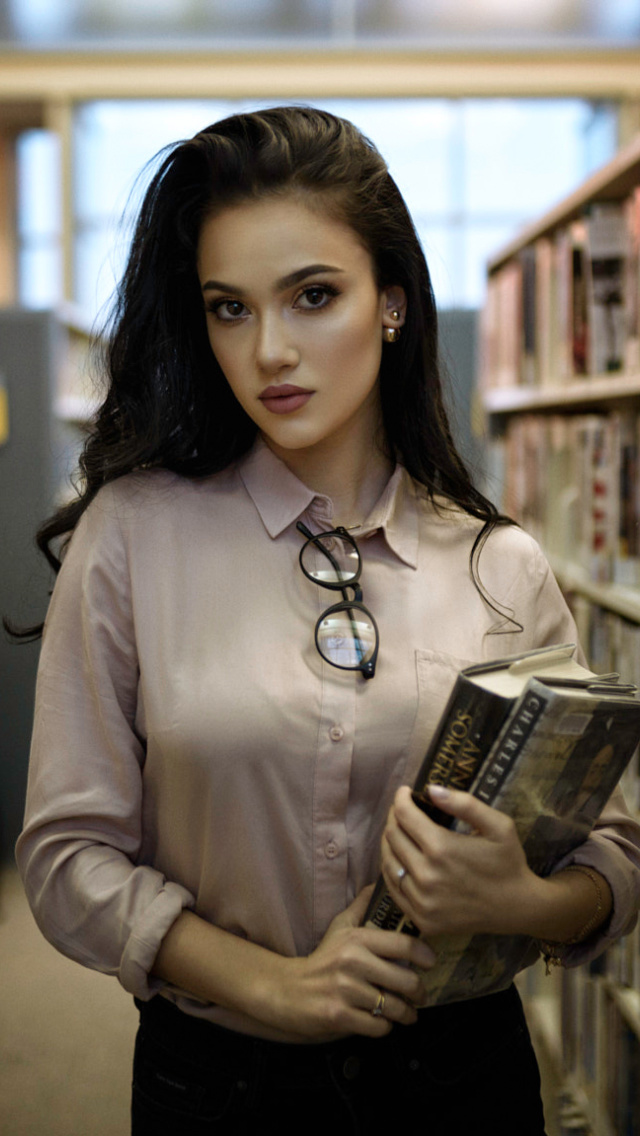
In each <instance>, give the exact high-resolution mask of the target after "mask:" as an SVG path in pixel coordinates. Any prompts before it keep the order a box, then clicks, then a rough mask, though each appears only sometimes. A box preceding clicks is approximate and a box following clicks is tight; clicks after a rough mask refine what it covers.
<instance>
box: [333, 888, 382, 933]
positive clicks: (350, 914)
mask: <svg viewBox="0 0 640 1136" xmlns="http://www.w3.org/2000/svg"><path fill="white" fill-rule="evenodd" d="M373 888H374V885H373V884H368V885H367V887H365V888H363V889H362V891H361V892H360V894H359V895H357V896H356V898H355V899H354V900H352V902H351V903H350V904H349V906H348V907H347V908H345V910H344V911H342V912H340V914H339V915H336V917H335V919H334V920H333V923H332V926H335V925H336V924H339V925H340V926H341V927H359V926H360V924H361V923H362V920H363V919H364V913H365V911H366V910H367V906H368V904H369V900H370V899H371V895H372V892H373Z"/></svg>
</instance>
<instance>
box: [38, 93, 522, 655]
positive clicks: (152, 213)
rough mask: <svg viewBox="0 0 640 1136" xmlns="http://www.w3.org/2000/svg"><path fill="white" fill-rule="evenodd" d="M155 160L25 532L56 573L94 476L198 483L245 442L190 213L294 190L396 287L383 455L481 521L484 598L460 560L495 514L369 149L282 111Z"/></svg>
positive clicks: (235, 121)
mask: <svg viewBox="0 0 640 1136" xmlns="http://www.w3.org/2000/svg"><path fill="white" fill-rule="evenodd" d="M160 158H161V161H160V165H159V167H158V168H157V170H156V172H155V174H154V176H153V178H152V180H151V182H150V184H149V187H148V189H147V191H146V194H145V197H144V200H143V202H142V206H141V208H140V212H139V216H138V220H137V224H136V226H135V230H134V234H133V239H132V243H131V249H130V253H129V259H128V263H127V267H126V270H125V273H124V276H123V279H122V282H121V284H120V287H119V289H118V292H117V296H116V301H115V305H114V309H113V313H112V317H111V321H110V326H109V329H108V333H107V335H106V336H105V341H106V347H105V348H104V350H103V359H102V362H103V366H104V369H105V372H106V375H107V377H108V380H109V385H108V391H107V394H106V397H105V399H104V402H103V404H102V406H101V408H100V410H99V412H98V414H97V416H96V419H95V422H94V424H93V426H92V429H91V432H90V434H89V437H88V439H87V442H86V444H85V447H84V450H83V453H82V456H81V459H80V473H81V480H80V484H79V489H78V494H77V496H76V498H75V499H74V500H73V501H72V502H71V503H69V504H67V505H65V506H64V507H62V508H61V509H59V510H58V511H57V512H56V513H55V514H54V515H53V516H52V517H51V518H50V519H49V520H47V521H46V522H45V524H44V525H43V526H42V528H41V529H40V530H39V532H38V535H37V542H38V545H39V547H40V549H41V550H42V551H43V552H44V554H45V556H46V557H47V559H48V560H49V563H50V564H51V565H52V566H53V567H54V568H55V569H56V570H57V569H58V568H59V566H60V560H59V556H58V555H57V554H56V551H55V549H56V548H58V546H59V540H60V538H63V542H62V543H63V545H64V543H65V541H64V538H65V536H66V539H68V538H69V536H70V534H71V533H72V531H73V529H74V528H75V526H76V524H77V522H78V520H79V519H80V517H81V515H82V513H83V512H84V510H85V509H86V508H87V506H88V504H89V503H90V501H91V500H92V499H93V497H94V496H95V494H96V493H97V491H98V490H99V489H100V487H101V486H103V485H105V484H106V483H107V482H110V481H113V480H114V479H115V478H118V477H121V476H122V475H123V474H126V473H129V472H131V471H133V470H137V469H143V468H151V467H163V468H165V469H169V470H173V471H175V472H177V473H179V474H182V475H183V476H185V477H201V476H204V475H207V474H211V473H214V472H217V471H219V470H222V469H224V468H225V467H226V466H228V465H229V464H230V463H231V462H233V461H234V460H236V459H237V458H239V457H240V456H241V455H242V454H243V453H245V452H246V451H247V450H248V449H249V448H250V446H251V445H252V443H253V440H254V438H255V434H256V426H255V424H254V423H253V422H252V421H251V419H250V418H249V417H248V415H247V414H246V413H245V411H244V410H243V409H242V407H241V406H240V405H239V403H238V402H237V401H236V399H235V397H234V395H233V394H232V393H231V390H230V388H229V386H228V384H227V382H226V380H225V378H224V375H223V373H222V371H221V369H220V367H219V366H218V363H217V361H216V359H215V357H214V356H213V353H212V351H211V347H210V345H209V340H208V337H207V330H206V322H205V312H204V306H203V302H202V296H201V291H200V285H199V282H198V277H197V272H196V254H197V244H198V237H199V234H200V230H201V226H202V223H203V221H204V220H205V219H206V218H208V217H209V216H211V215H213V214H215V213H216V212H217V211H219V210H222V209H224V208H226V207H227V206H230V205H234V204H238V203H239V202H242V201H252V200H259V199H263V198H264V197H265V196H269V195H278V194H284V193H296V194H299V195H303V196H304V197H306V198H308V200H309V201H310V202H312V203H313V204H314V206H319V207H321V208H323V209H324V210H325V211H328V213H329V215H331V216H334V217H335V218H336V219H339V220H340V221H341V222H342V223H346V224H347V225H348V226H349V227H350V228H351V229H352V231H353V232H354V233H355V234H356V235H357V236H358V238H359V240H360V241H361V243H362V245H363V246H364V248H366V249H367V251H368V252H369V254H370V256H371V259H372V263H373V265H374V271H375V275H376V279H377V284H378V286H379V287H381V288H382V287H385V286H390V285H401V286H402V287H403V288H404V291H405V293H406V296H407V313H406V323H405V326H404V328H403V332H402V336H401V338H400V340H399V341H398V342H397V343H395V344H393V345H392V346H391V345H385V346H384V347H383V352H382V364H381V370H380V393H381V403H382V416H383V424H384V431H385V440H386V445H387V447H388V452H389V455H390V457H392V458H393V459H397V460H399V461H401V462H402V464H403V465H404V466H405V467H406V468H407V470H408V471H409V473H410V474H411V475H412V477H414V478H415V479H416V481H418V482H420V483H421V484H422V485H423V486H424V487H425V488H426V490H427V493H428V494H429V496H431V497H432V498H433V496H434V494H436V493H437V494H441V495H443V496H444V497H445V498H447V499H448V500H449V501H451V502H453V503H455V504H456V505H457V506H459V507H460V508H462V509H463V510H465V511H466V512H467V513H470V514H471V515H473V516H474V517H477V518H479V519H480V520H482V521H483V522H484V525H483V527H482V529H481V531H480V533H479V535H478V538H477V540H476V543H475V545H474V550H473V552H472V558H471V564H472V570H473V572H474V579H475V580H476V584H477V586H478V587H479V588H480V590H481V592H482V594H483V595H484V597H485V599H487V602H490V603H491V605H492V606H495V605H494V602H493V601H491V599H490V597H487V595H486V593H485V592H484V589H483V588H482V584H481V582H480V580H479V577H478V575H477V572H476V570H475V567H474V565H476V563H477V556H478V554H479V550H480V549H481V547H482V544H483V542H484V540H485V539H486V536H487V535H488V533H489V531H490V530H491V528H492V527H494V526H495V524H496V523H505V522H507V520H508V519H507V518H505V517H502V516H501V515H500V514H498V512H497V510H496V509H495V507H494V506H493V504H492V503H491V502H490V501H489V500H487V498H486V497H484V496H483V495H482V494H481V493H480V492H479V491H478V490H477V489H476V488H475V486H474V485H473V484H472V481H471V478H470V476H469V473H468V471H467V469H466V467H465V465H464V463H463V461H462V460H461V458H460V456H459V454H458V452H457V450H456V447H455V445H454V443H453V440H452V436H451V431H450V427H449V422H448V419H447V414H446V411H445V407H444V403H443V395H442V383H441V376H440V369H439V360H438V330H437V329H438V322H437V314H436V307H435V301H434V296H433V290H432V287H431V281H430V277H429V271H428V268H427V264H426V261H425V257H424V254H423V252H422V248H421V246H420V242H419V240H418V237H417V234H416V231H415V228H414V225H413V222H412V220H411V217H410V215H409V212H408V209H407V207H406V205H405V202H404V200H403V198H402V195H401V194H400V191H399V190H398V187H397V186H396V184H395V182H394V180H393V178H392V177H391V176H390V174H389V171H388V169H387V166H386V163H385V161H384V159H383V158H382V157H381V155H380V153H379V152H378V150H377V149H376V147H375V146H374V145H373V143H372V142H370V141H369V139H367V138H366V137H364V136H363V135H362V134H361V133H360V131H359V130H357V128H356V127H355V126H353V124H352V123H350V122H348V121H346V120H344V119H341V118H338V117H336V116H335V115H333V114H330V113H328V112H327V111H323V110H317V109H315V108H313V107H305V106H285V107H276V108H272V109H269V110H263V111H259V112H256V113H249V114H237V115H233V116H231V117H229V118H226V119H224V120H222V121H220V122H217V123H214V124H213V125H212V126H209V127H207V128H206V129H204V130H201V131H200V132H199V133H198V134H196V135H195V136H194V137H193V138H191V139H190V140H188V141H184V142H180V143H177V144H175V145H174V146H171V147H168V148H167V149H166V150H165V151H163V152H161V155H160ZM496 610H497V609H496ZM500 614H504V612H502V611H501V612H500ZM31 630H32V632H33V631H34V630H35V631H36V632H37V629H31ZM25 634H26V633H25Z"/></svg>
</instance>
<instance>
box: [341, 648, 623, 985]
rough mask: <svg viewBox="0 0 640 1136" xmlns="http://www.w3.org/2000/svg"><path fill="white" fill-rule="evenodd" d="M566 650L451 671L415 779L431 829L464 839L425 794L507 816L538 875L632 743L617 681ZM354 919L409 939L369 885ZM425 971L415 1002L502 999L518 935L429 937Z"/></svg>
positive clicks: (581, 835) (571, 843)
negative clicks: (431, 789)
mask: <svg viewBox="0 0 640 1136" xmlns="http://www.w3.org/2000/svg"><path fill="white" fill-rule="evenodd" d="M574 652H575V647H574V645H573V644H565V645H562V646H559V647H551V648H545V649H543V650H542V651H534V652H527V653H525V654H523V655H514V656H509V657H508V658H505V659H501V660H498V661H497V662H494V663H489V664H481V665H477V666H473V667H468V668H466V669H465V670H464V671H462V672H461V673H460V675H459V676H458V678H457V680H456V683H455V685H454V688H453V691H452V694H451V697H450V699H449V702H448V704H447V706H446V708H445V710H444V713H443V715H442V718H441V721H440V725H439V727H438V729H437V730H436V732H435V734H434V737H433V739H432V741H431V744H430V746H429V748H428V750H427V753H426V756H425V758H424V761H423V763H422V766H421V768H420V771H419V773H418V776H417V778H416V782H415V785H414V790H413V798H414V801H415V802H416V804H418V805H419V807H421V808H422V809H423V811H424V812H426V813H427V814H428V815H429V816H430V817H431V819H432V820H434V821H436V822H437V823H439V824H443V825H444V826H446V827H449V828H452V829H454V830H457V831H460V832H464V831H465V826H464V824H463V823H462V822H460V821H458V820H456V819H455V818H453V817H451V816H449V815H448V814H445V813H443V812H441V811H440V810H439V809H437V808H436V807H435V806H434V805H433V803H432V802H431V800H430V797H429V794H428V791H427V790H428V786H429V785H447V786H449V787H451V788H455V789H463V790H466V791H469V792H471V793H473V794H474V795H475V796H477V797H479V798H480V800H482V801H484V802H485V803H486V804H489V805H491V806H493V807H494V808H498V809H500V810H501V811H503V812H506V813H507V814H509V815H510V816H511V817H512V818H513V820H514V822H515V825H516V829H517V832H518V835H519V837H520V840H521V841H522V845H523V847H524V851H525V854H526V856H527V861H528V863H529V866H530V867H531V868H532V870H533V871H534V872H536V873H537V874H538V875H540V876H546V875H549V874H550V873H551V872H552V870H553V868H554V867H555V865H556V864H557V863H558V862H559V861H560V860H561V859H562V858H563V857H564V856H565V855H566V854H567V853H568V852H570V851H571V850H572V849H573V848H575V847H576V846H577V845H578V844H581V843H582V842H583V841H584V840H586V838H587V837H588V835H589V833H590V831H591V828H592V827H593V824H594V822H595V821H596V820H597V818H598V816H599V815H600V813H601V811H602V809H603V807H604V805H605V804H606V802H607V800H608V798H609V797H610V795H611V793H612V791H613V789H614V788H615V786H616V784H617V782H618V781H619V779H620V777H621V775H622V773H623V771H624V769H625V767H626V766H627V764H628V762H629V761H630V759H631V757H632V755H633V753H634V751H635V749H636V747H637V745H638V742H639V741H640V701H639V700H638V699H637V698H636V697H635V689H636V688H635V687H634V686H630V685H625V684H622V683H620V682H619V681H618V675H605V676H597V675H595V674H594V673H593V672H591V671H589V670H587V669H586V668H585V667H582V666H581V665H580V664H579V663H578V662H577V661H576V660H575V658H574ZM364 922H365V924H366V925H367V926H372V927H379V928H382V929H383V930H393V931H397V932H399V933H402V934H409V935H416V936H417V935H418V934H419V931H418V929H417V928H416V927H415V926H414V924H412V923H411V922H410V921H409V920H408V919H406V918H405V917H404V915H403V913H402V911H401V910H400V909H399V908H398V907H397V906H396V904H395V903H394V902H393V900H392V899H391V896H390V895H389V893H388V891H387V889H386V886H385V883H384V880H383V879H382V877H381V878H380V879H379V881H378V884H377V885H376V888H375V890H374V893H373V896H372V898H371V901H370V903H369V907H368V909H367V912H366V914H365V918H364ZM429 943H430V944H431V946H432V947H433V949H434V951H435V952H436V955H437V959H438V961H437V963H436V965H435V966H434V967H433V968H432V969H431V970H428V971H424V972H423V973H422V979H423V985H424V990H425V995H424V1001H423V1002H422V1005H424V1006H430V1005H439V1004H443V1003H446V1002H455V1001H461V1000H463V999H465V998H471V997H477V996H478V995H481V994H490V993H493V992H495V991H497V990H502V989H504V988H505V987H506V986H508V985H509V983H510V982H511V980H512V979H513V977H514V975H515V974H517V972H518V971H519V970H520V969H521V968H522V966H523V965H525V964H526V962H528V961H533V958H535V945H534V943H533V941H532V940H531V939H530V938H528V937H527V936H511V935H441V936H430V937H429Z"/></svg>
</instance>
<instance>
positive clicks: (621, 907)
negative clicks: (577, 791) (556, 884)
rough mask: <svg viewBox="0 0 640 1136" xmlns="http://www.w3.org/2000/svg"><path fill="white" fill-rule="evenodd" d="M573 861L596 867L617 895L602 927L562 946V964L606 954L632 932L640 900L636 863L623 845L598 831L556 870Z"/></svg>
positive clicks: (580, 963) (579, 964) (639, 881)
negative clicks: (584, 937)
mask: <svg viewBox="0 0 640 1136" xmlns="http://www.w3.org/2000/svg"><path fill="white" fill-rule="evenodd" d="M570 864H580V865H582V866H584V867H586V868H593V869H594V871H596V872H599V873H600V875H601V876H603V877H604V879H605V880H606V881H607V883H608V885H609V887H610V889H611V895H612V897H613V907H612V910H611V914H610V916H609V918H608V919H607V921H606V923H604V924H603V925H602V927H598V929H597V930H596V931H594V933H593V934H592V935H589V937H588V938H587V939H585V940H584V941H583V942H581V943H574V944H572V945H570V946H569V945H567V946H563V947H561V948H560V954H561V958H562V965H563V966H567V967H573V966H581V965H582V963H585V962H591V960H592V959H594V958H597V957H598V955H600V954H602V952H603V951H605V950H606V949H607V948H608V947H610V946H611V944H612V943H614V942H615V941H616V939H619V938H620V937H621V936H622V935H628V934H629V932H630V931H632V930H633V928H634V927H635V925H636V922H637V918H638V916H637V910H638V904H639V903H640V878H639V876H638V872H637V870H636V869H635V867H634V866H633V865H632V864H630V863H629V860H628V858H627V856H626V855H625V853H624V852H623V851H622V849H621V848H618V847H616V846H615V845H612V843H611V841H610V840H608V839H606V838H605V837H604V836H600V834H598V833H592V834H591V836H590V837H589V839H588V840H587V841H585V843H584V844H580V845H579V846H578V847H577V848H575V849H574V850H573V852H570V853H569V854H568V855H567V856H565V857H564V859H562V860H561V861H560V862H559V863H558V865H557V866H556V868H555V870H554V873H553V874H554V875H555V873H556V872H560V871H562V869H563V868H568V867H569V865H570Z"/></svg>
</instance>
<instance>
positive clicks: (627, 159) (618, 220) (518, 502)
mask: <svg viewBox="0 0 640 1136" xmlns="http://www.w3.org/2000/svg"><path fill="white" fill-rule="evenodd" d="M488 277H489V280H488V294H487V304H486V309H485V313H484V318H483V321H482V325H481V326H482V333H483V349H482V351H481V359H482V366H481V373H480V375H479V381H478V396H477V397H478V405H479V406H481V407H482V411H483V412H484V416H485V419H484V420H485V424H486V427H487V433H488V442H489V448H488V452H489V458H490V468H489V476H488V484H489V485H490V484H491V482H493V485H497V486H503V487H504V490H505V492H504V496H503V499H502V501H499V500H498V501H497V502H496V503H497V504H498V505H499V507H500V508H501V509H502V510H503V511H505V512H507V513H508V514H509V515H511V516H514V517H515V519H516V520H518V519H520V520H521V521H522V523H523V524H524V526H525V527H528V528H530V529H533V530H534V535H537V536H538V538H539V539H540V541H541V543H542V547H543V551H545V552H546V554H547V556H548V559H549V561H550V563H551V567H552V569H553V572H554V574H555V576H556V578H557V580H558V582H559V584H560V586H561V588H562V589H563V591H564V592H565V593H566V594H567V597H568V599H569V602H570V604H571V605H572V606H573V608H574V614H575V616H576V621H577V624H578V631H579V635H580V638H581V640H582V641H583V643H584V645H585V647H587V648H588V649H589V648H590V655H591V659H592V665H593V666H594V669H596V670H600V671H610V670H611V671H613V670H615V671H618V670H619V671H620V672H621V674H622V676H623V678H624V679H625V680H628V681H633V682H636V683H637V684H639V685H640V586H631V585H628V586H623V585H622V584H620V583H613V582H607V583H605V582H600V581H599V580H598V579H597V578H595V577H597V575H598V573H601V574H602V575H603V577H604V578H605V579H608V578H614V579H615V578H618V579H627V580H638V579H640V541H638V539H637V534H638V532H640V135H639V136H638V137H637V138H636V139H635V140H634V141H633V142H632V143H631V145H630V146H628V147H626V148H625V149H624V150H621V151H620V152H619V153H618V154H617V155H616V156H615V158H614V159H613V160H612V161H611V162H609V163H608V164H607V165H606V166H604V167H603V168H602V169H600V170H598V171H597V172H596V173H594V174H593V175H592V176H590V177H589V178H587V180H586V181H585V182H584V183H583V184H582V185H581V186H580V187H579V188H577V189H576V190H575V192H574V193H572V194H570V195H569V196H568V197H566V198H565V199H564V200H563V201H561V202H560V203H559V204H557V205H556V206H554V207H553V208H552V209H550V210H549V211H548V212H547V213H545V215H544V216H542V217H540V218H539V219H538V220H536V221H535V222H534V223H532V224H530V225H528V226H527V227H526V228H525V229H524V230H523V231H521V232H520V233H519V234H518V235H517V236H516V237H515V238H514V239H513V240H512V241H511V242H510V243H509V244H507V245H506V246H504V247H503V248H502V249H501V250H499V251H498V252H497V253H496V255H495V256H494V257H493V258H492V259H491V260H490V262H489V264H488ZM603 283H604V284H606V285H607V288H608V291H607V292H606V294H605V293H603V291H602V287H603ZM616 321H617V322H616ZM612 329H613V330H612ZM605 372H606V373H605ZM603 422H606V423H607V427H606V429H605V428H604V427H603V426H602V423H603ZM545 439H546V440H545ZM554 479H555V480H554ZM634 486H635V489H634V488H633V487H634ZM488 493H489V496H492V494H493V490H492V488H489V490H488ZM610 502H613V505H611V507H609V504H608V503H610ZM519 510H520V512H519ZM607 510H608V511H607ZM545 543H548V545H549V547H547V548H545ZM554 549H555V550H556V552H557V553H560V554H561V556H558V555H556V556H554V555H553V550H554ZM636 569H637V571H636ZM627 774H629V776H627ZM627 774H625V779H626V780H625V781H624V784H625V793H626V795H627V799H628V801H629V804H630V807H631V809H632V812H634V814H635V815H636V816H637V815H638V809H639V807H640V763H639V759H638V755H636V757H635V759H634V762H633V763H632V765H631V766H630V769H629V770H628V771H627ZM518 985H519V987H520V988H521V992H522V995H523V1000H524V1003H525V1007H526V1011H527V1017H528V1019H529V1022H530V1026H531V1031H532V1034H533V1035H534V1036H535V1037H536V1038H537V1039H538V1041H539V1043H540V1046H541V1049H543V1050H544V1052H545V1054H546V1055H547V1057H548V1059H549V1063H550V1064H551V1065H552V1066H553V1068H554V1073H555V1074H556V1078H557V1082H558V1083H559V1084H560V1085H561V1086H562V1092H561V1094H560V1095H561V1097H562V1103H561V1104H560V1105H559V1108H558V1116H557V1118H556V1130H561V1131H562V1132H566V1131H568V1130H569V1129H570V1130H571V1131H573V1130H574V1129H575V1130H576V1131H579V1132H580V1133H581V1136H582V1134H583V1133H586V1132H589V1133H590V1134H591V1136H640V1105H639V1103H638V1100H639V1098H638V1090H637V1082H638V1078H639V1076H640V933H639V932H638V930H637V929H636V930H635V931H634V932H632V934H631V935H630V936H628V937H627V938H625V939H624V940H621V941H620V942H619V943H617V944H614V945H613V946H612V947H611V948H610V949H609V950H608V951H607V952H606V953H605V955H604V956H602V957H601V958H600V959H598V960H596V961H595V963H593V964H586V965H584V966H581V967H579V968H577V969H575V970H571V971H563V972H562V973H561V975H560V976H559V977H558V976H554V977H553V978H550V977H547V976H546V975H545V974H544V968H541V967H540V966H539V965H538V966H535V967H532V968H531V969H530V970H528V971H526V972H525V973H524V974H523V975H522V976H520V977H519V981H518ZM562 1109H564V1121H563V1117H562V1115H561V1112H562ZM565 1122H566V1123H565ZM567 1123H568V1127H567ZM552 1127H553V1125H552Z"/></svg>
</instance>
